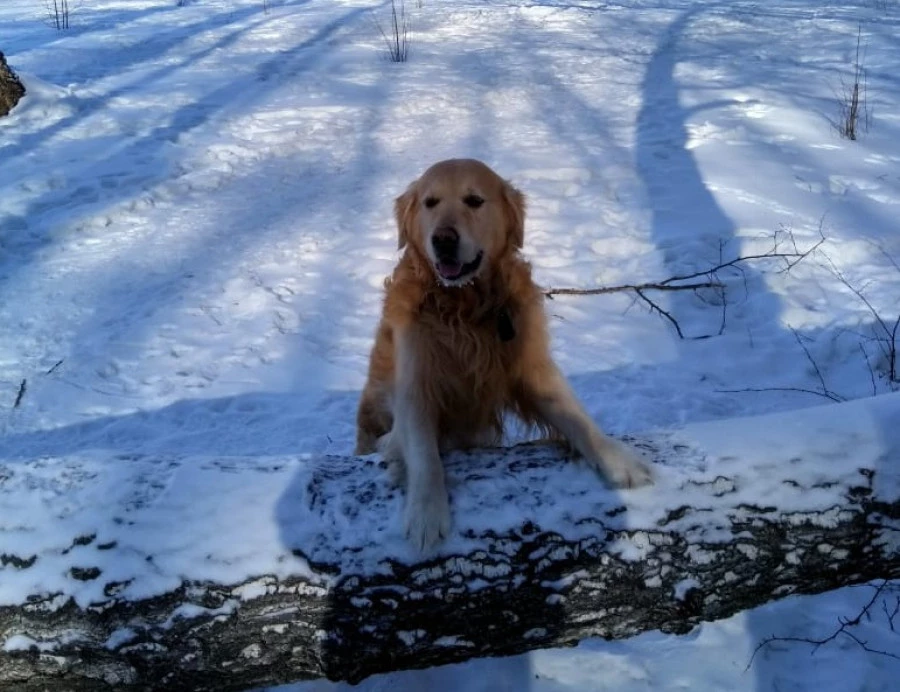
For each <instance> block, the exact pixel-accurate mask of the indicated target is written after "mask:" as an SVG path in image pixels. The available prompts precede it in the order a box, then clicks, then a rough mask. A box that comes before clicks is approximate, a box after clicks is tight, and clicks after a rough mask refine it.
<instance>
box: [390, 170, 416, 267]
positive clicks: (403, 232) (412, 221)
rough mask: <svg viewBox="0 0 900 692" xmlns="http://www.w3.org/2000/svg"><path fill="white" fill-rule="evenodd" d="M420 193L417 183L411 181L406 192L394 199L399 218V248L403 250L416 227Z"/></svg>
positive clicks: (395, 211)
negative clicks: (417, 190)
mask: <svg viewBox="0 0 900 692" xmlns="http://www.w3.org/2000/svg"><path fill="white" fill-rule="evenodd" d="M418 207H419V194H418V192H416V184H415V183H410V185H409V187H408V188H406V192H404V193H403V194H402V195H400V196H399V197H398V198H397V199H395V200H394V218H395V219H396V220H397V249H398V250H402V249H403V248H404V246H405V245H406V244H407V243H408V242H409V239H410V238H411V237H412V234H413V233H415V228H416V210H417V209H418Z"/></svg>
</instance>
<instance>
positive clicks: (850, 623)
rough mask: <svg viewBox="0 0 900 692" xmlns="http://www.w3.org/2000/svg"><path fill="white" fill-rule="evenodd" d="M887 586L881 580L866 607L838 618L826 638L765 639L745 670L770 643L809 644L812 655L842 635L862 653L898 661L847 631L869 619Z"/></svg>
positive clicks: (773, 637)
mask: <svg viewBox="0 0 900 692" xmlns="http://www.w3.org/2000/svg"><path fill="white" fill-rule="evenodd" d="M887 585H888V580H887V579H885V580H883V581H882V582H881V584H879V586H878V588H876V589H875V592H874V593H873V594H872V598H870V599H869V602H868V603H866V605H864V606H863V607H862V609H861V610H860V611H859V612H858V613H857V614H856V617H853V618H849V619H841V618H838V622H839V623H840V624H841V626H840V627H838V628H837V629H836V630H835V631H834V632H832V633H831V634H830V635H828V636H827V637H823V638H821V639H811V638H806V637H778V636H774V635H773V636H771V637H766V638H765V639H763V640H762V641H761V642H760V643H759V644H758V645H757V646H756V648H755V649H754V650H753V654H752V655H751V656H750V661H749V662H748V663H747V668H746V669H745V670H749V669H750V666H751V665H752V664H753V659H754V658H756V654H758V653H759V652H760V650H761V649H763V647H766V646H768V645H769V644H771V643H772V642H798V643H802V644H811V645H812V647H813V653H815V652H816V651H817V650H818V649H819V647H820V646H823V645H825V644H828V643H829V642H832V641H834V640H835V639H837V638H838V637H839V636H840V635H842V634H843V635H844V636H846V637H849V638H850V639H852V640H853V641H855V642H856V643H857V644H858V645H859V646H860V647H861V648H862V649H863V650H864V651H867V652H868V653H872V654H878V655H880V656H888V657H889V658H895V659H898V660H900V655H897V654H895V653H892V652H890V651H883V650H881V649H873V648H872V647H870V646H869V645H868V643H867V642H866V641H864V640H862V639H860V638H859V637H857V636H856V635H855V634H853V632H851V631H850V630H849V629H848V628H850V627H856V626H857V625H859V623H860V622H862V619H863V618H864V617H865V618H868V617H869V609H870V608H871V607H872V606H873V605H874V604H875V601H877V600H878V597H879V596H881V594H882V592H883V591H884V589H885V588H886V587H887ZM885 612H887V610H886V609H885ZM895 614H896V611H895ZM891 624H892V625H893V622H891Z"/></svg>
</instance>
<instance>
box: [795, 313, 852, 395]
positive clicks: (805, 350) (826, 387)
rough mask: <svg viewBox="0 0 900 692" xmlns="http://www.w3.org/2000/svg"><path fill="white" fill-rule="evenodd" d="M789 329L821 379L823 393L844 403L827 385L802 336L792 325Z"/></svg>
mask: <svg viewBox="0 0 900 692" xmlns="http://www.w3.org/2000/svg"><path fill="white" fill-rule="evenodd" d="M788 329H790V330H791V334H793V335H794V338H795V339H796V340H797V343H798V344H800V348H802V349H803V353H805V354H806V360H808V361H809V363H810V365H812V366H813V370H814V371H815V373H816V377H818V378H819V384H820V385H822V392H824V393H825V394H826V395H827V396H828V397H829V398H831V399H834V401H843V398H842V397H839V396H838V395H837V394H835V393H834V392H832V391H830V390H829V389H828V385H826V384H825V377H824V376H823V375H822V371H821V370H819V364H818V363H816V361H815V359H814V358H813V357H812V354H811V353H810V352H809V349H808V348H806V344H804V343H803V339H801V338H800V334H799V333H798V332H797V330H796V329H794V328H793V327H791V326H790V325H788Z"/></svg>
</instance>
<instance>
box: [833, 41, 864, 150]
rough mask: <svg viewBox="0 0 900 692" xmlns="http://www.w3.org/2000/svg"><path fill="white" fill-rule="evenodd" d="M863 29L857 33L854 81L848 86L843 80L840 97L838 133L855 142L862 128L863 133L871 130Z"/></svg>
mask: <svg viewBox="0 0 900 692" xmlns="http://www.w3.org/2000/svg"><path fill="white" fill-rule="evenodd" d="M861 44H862V28H859V29H858V30H857V32H856V59H855V60H854V62H853V81H852V83H851V84H847V83H846V82H844V80H841V93H840V94H839V95H838V104H839V107H840V119H839V120H838V123H837V129H838V132H840V134H841V137H844V138H845V139H852V140H855V139H857V137H858V136H859V133H860V126H861V127H862V129H863V131H868V129H869V109H868V105H867V103H866V71H865V68H864V67H863V64H862V59H863V56H862V55H861V52H860V48H861Z"/></svg>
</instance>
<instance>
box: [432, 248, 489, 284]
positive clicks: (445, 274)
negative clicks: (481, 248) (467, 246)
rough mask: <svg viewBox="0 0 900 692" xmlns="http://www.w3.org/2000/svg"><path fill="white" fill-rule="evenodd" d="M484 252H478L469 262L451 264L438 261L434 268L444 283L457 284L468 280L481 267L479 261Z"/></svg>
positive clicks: (445, 261)
mask: <svg viewBox="0 0 900 692" xmlns="http://www.w3.org/2000/svg"><path fill="white" fill-rule="evenodd" d="M483 257H484V252H479V253H478V255H476V257H475V259H473V260H472V261H471V262H451V261H447V260H438V261H437V262H435V264H434V267H435V269H436V270H437V273H438V276H440V277H441V279H443V280H444V281H445V282H446V283H458V282H461V281H464V280H465V279H468V278H470V277H471V276H472V275H473V274H475V272H477V271H478V268H479V267H480V266H481V260H482V258H483Z"/></svg>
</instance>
